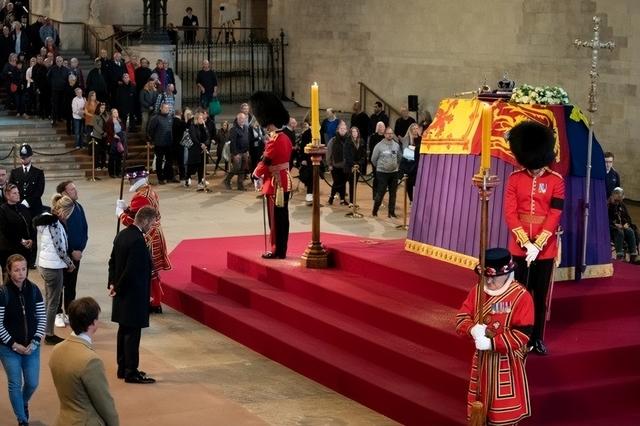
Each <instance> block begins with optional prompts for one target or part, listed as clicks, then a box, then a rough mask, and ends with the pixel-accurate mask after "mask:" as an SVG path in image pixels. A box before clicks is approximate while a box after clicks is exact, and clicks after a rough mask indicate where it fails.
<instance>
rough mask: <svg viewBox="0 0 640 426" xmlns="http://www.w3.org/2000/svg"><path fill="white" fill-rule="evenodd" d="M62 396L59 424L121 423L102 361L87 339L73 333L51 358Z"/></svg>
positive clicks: (111, 425)
mask: <svg viewBox="0 0 640 426" xmlns="http://www.w3.org/2000/svg"><path fill="white" fill-rule="evenodd" d="M49 368H50V369H51V375H52V376H53V383H54V384H55V386H56V390H57V391H58V398H59V399H60V413H59V415H58V419H57V421H56V423H55V424H56V426H75V425H78V426H79V425H82V426H105V425H106V426H118V425H119V424H120V422H119V420H118V413H117V411H116V407H115V404H114V402H113V398H112V397H111V393H110V392H109V384H108V383H107V378H106V375H105V371H104V364H103V363H102V360H101V359H100V357H99V356H98V354H96V352H95V351H94V350H93V347H92V346H91V344H90V343H89V342H87V341H85V340H84V339H82V338H80V337H76V336H70V337H69V338H68V339H67V340H65V341H64V342H62V343H59V344H58V345H56V347H55V348H54V349H53V352H52V353H51V358H50V359H49Z"/></svg>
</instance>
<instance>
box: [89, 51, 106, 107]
mask: <svg viewBox="0 0 640 426" xmlns="http://www.w3.org/2000/svg"><path fill="white" fill-rule="evenodd" d="M91 91H93V92H96V98H97V99H98V101H99V102H103V103H104V102H107V101H108V100H109V98H108V96H107V80H106V79H105V76H104V74H103V73H102V61H101V60H100V58H96V59H95V61H94V68H93V69H92V70H91V71H89V75H87V93H89V92H91Z"/></svg>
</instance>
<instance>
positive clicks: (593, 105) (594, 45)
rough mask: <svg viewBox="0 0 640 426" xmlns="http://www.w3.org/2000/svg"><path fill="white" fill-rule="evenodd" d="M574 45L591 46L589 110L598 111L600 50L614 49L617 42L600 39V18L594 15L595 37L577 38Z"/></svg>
mask: <svg viewBox="0 0 640 426" xmlns="http://www.w3.org/2000/svg"><path fill="white" fill-rule="evenodd" d="M573 44H574V46H576V47H578V48H580V47H590V48H591V71H590V72H589V75H590V76H591V87H590V88H589V111H590V112H596V111H597V110H598V101H597V99H596V93H597V89H598V52H599V51H600V49H609V50H613V49H614V48H615V47H616V43H615V42H613V41H608V42H606V43H603V42H601V41H600V18H599V17H597V16H594V17H593V39H592V40H590V41H582V40H579V39H575V40H574V41H573Z"/></svg>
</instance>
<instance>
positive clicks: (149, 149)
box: [147, 141, 157, 174]
mask: <svg viewBox="0 0 640 426" xmlns="http://www.w3.org/2000/svg"><path fill="white" fill-rule="evenodd" d="M156 166H157V165H156ZM147 171H148V172H149V173H151V144H150V143H149V141H147ZM156 174H157V173H156Z"/></svg>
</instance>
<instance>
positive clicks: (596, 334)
mask: <svg viewBox="0 0 640 426" xmlns="http://www.w3.org/2000/svg"><path fill="white" fill-rule="evenodd" d="M621 336H624V338H623V339H622V338H621ZM545 343H546V344H547V347H548V350H549V355H547V356H544V357H539V356H534V355H531V356H529V359H528V361H527V371H528V374H529V383H530V384H531V385H532V386H533V387H537V386H552V385H556V386H563V385H566V384H567V383H575V382H576V381H581V382H589V381H596V380H602V379H605V378H618V377H626V376H629V375H635V374H638V375H640V367H638V359H640V317H638V316H634V317H627V318H623V319H622V320H621V319H617V318H616V319H606V320H597V319H594V320H592V321H583V322H581V323H577V324H570V325H564V324H563V325H560V326H557V325H555V324H554V327H550V328H549V330H548V331H547V336H546V339H545Z"/></svg>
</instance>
